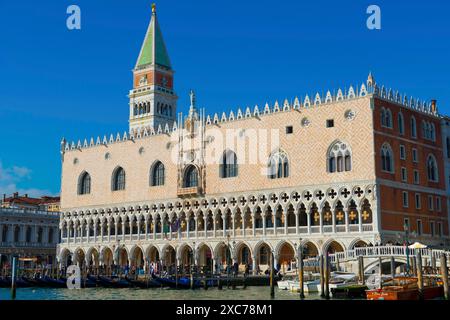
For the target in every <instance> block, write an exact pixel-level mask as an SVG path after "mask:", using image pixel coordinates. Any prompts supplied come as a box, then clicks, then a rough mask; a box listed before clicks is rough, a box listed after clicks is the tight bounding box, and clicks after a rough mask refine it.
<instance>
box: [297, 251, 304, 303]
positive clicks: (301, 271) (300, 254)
mask: <svg viewBox="0 0 450 320" xmlns="http://www.w3.org/2000/svg"><path fill="white" fill-rule="evenodd" d="M304 272H305V271H304V269H303V250H302V249H299V251H298V281H299V284H300V299H304V298H305V288H304V287H305V286H304V279H305V278H304V276H305V275H304Z"/></svg>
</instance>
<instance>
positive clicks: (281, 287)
mask: <svg viewBox="0 0 450 320" xmlns="http://www.w3.org/2000/svg"><path fill="white" fill-rule="evenodd" d="M277 286H278V289H279V290H289V280H283V281H278V282H277Z"/></svg>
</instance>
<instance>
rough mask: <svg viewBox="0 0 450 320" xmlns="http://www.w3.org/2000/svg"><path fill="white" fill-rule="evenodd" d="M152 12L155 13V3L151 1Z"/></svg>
mask: <svg viewBox="0 0 450 320" xmlns="http://www.w3.org/2000/svg"><path fill="white" fill-rule="evenodd" d="M152 13H156V3H154V2H153V3H152Z"/></svg>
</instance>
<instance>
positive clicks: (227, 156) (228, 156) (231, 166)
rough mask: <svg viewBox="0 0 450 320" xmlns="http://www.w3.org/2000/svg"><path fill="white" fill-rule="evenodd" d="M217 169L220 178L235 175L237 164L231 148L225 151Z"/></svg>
mask: <svg viewBox="0 0 450 320" xmlns="http://www.w3.org/2000/svg"><path fill="white" fill-rule="evenodd" d="M219 170H220V177H221V178H231V177H237V175H238V164H237V156H236V153H234V152H233V151H231V150H227V151H225V152H224V153H223V156H222V159H221V162H220V167H219Z"/></svg>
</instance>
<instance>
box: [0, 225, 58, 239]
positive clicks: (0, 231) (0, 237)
mask: <svg viewBox="0 0 450 320" xmlns="http://www.w3.org/2000/svg"><path fill="white" fill-rule="evenodd" d="M0 228H1V226H0ZM2 229H3V228H2ZM0 232H2V230H0ZM59 234H60V235H61V239H63V234H64V226H63V227H62V228H60V229H59ZM0 239H1V235H0Z"/></svg>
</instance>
